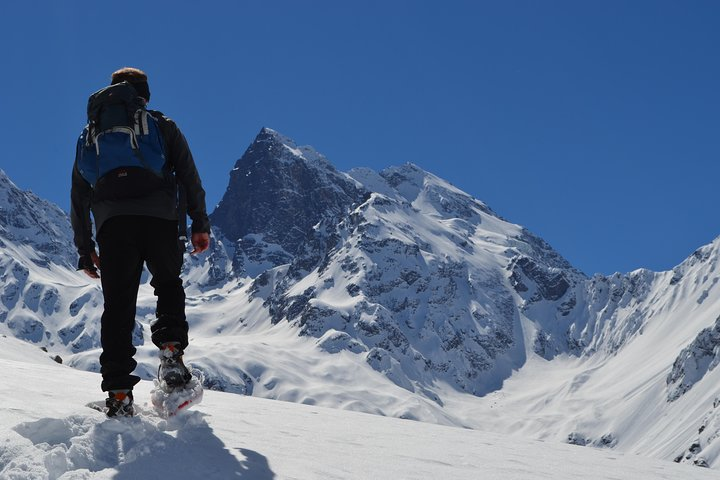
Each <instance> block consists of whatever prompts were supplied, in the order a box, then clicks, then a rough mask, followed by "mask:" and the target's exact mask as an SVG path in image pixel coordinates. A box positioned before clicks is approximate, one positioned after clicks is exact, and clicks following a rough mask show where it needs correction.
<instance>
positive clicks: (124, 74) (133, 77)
mask: <svg viewBox="0 0 720 480" xmlns="http://www.w3.org/2000/svg"><path fill="white" fill-rule="evenodd" d="M111 78H112V82H111V83H112V84H113V85H115V84H116V83H120V82H124V81H128V82H130V83H141V82H147V74H146V73H145V72H143V71H142V70H140V69H139V68H133V67H124V68H121V69H120V70H118V71H116V72H113V74H112V77H111Z"/></svg>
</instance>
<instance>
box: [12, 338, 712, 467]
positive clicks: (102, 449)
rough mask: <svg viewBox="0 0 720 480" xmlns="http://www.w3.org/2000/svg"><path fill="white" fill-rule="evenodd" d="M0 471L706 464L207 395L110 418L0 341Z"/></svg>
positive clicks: (81, 380)
mask: <svg viewBox="0 0 720 480" xmlns="http://www.w3.org/2000/svg"><path fill="white" fill-rule="evenodd" d="M0 369H1V370H2V372H3V377H4V383H5V385H6V388H4V389H3V390H2V391H0V404H2V405H3V408H2V409H1V410H0V432H2V433H0V478H2V479H3V480H5V479H7V480H20V479H49V480H56V479H57V480H71V479H73V480H79V479H110V478H114V479H124V478H127V479H138V478H165V477H166V476H168V475H170V476H171V477H172V478H174V479H178V480H180V479H199V478H202V479H208V480H210V479H223V480H225V479H230V478H245V479H248V480H270V479H277V480H281V479H308V480H309V479H318V480H326V479H345V480H351V479H362V480H366V479H368V478H392V479H398V480H402V479H438V478H452V479H458V480H460V479H472V480H476V479H478V478H486V479H498V480H500V479H502V480H538V479H553V480H577V479H578V478H582V479H584V480H593V479H597V480H610V479H615V480H622V479H628V480H630V479H632V480H662V479H668V480H676V479H684V480H696V479H697V480H702V479H720V473H718V472H715V471H713V470H707V469H697V468H690V467H688V466H683V465H676V464H673V463H671V462H666V461H659V460H653V459H648V458H643V457H639V456H633V455H624V454H619V453H617V452H612V451H601V450H595V449H588V448H581V447H577V446H572V445H564V444H559V443H555V442H541V441H536V440H528V439H523V438H519V437H510V436H505V435H499V434H495V433H489V432H485V431H481V430H468V429H462V428H456V427H445V426H439V425H432V424H427V423H421V422H413V421H407V420H400V419H393V418H387V417H382V416H376V415H368V414H362V413H355V412H348V411H342V410H336V409H326V408H321V407H317V406H308V405H298V404H293V403H288V402H280V401H273V400H265V399H259V398H253V397H245V396H238V395H233V394H228V393H220V392H206V394H205V399H204V400H203V403H202V404H200V405H198V406H196V407H194V408H193V410H190V411H188V412H186V413H185V414H182V415H180V416H179V417H176V418H173V419H170V420H163V419H161V418H160V417H158V416H157V415H156V414H154V413H153V412H152V411H151V407H150V406H149V405H148V402H149V395H150V389H151V388H152V385H151V383H150V382H147V381H145V382H141V383H140V384H139V385H138V387H137V388H136V401H137V403H138V404H139V405H140V406H141V409H142V411H141V413H139V414H138V415H137V416H136V417H134V418H131V419H107V418H105V417H104V415H103V414H101V413H99V412H96V411H94V410H91V409H89V408H87V407H86V406H85V404H87V403H88V402H91V401H96V400H99V399H100V398H102V392H100V391H99V389H98V385H99V381H100V379H99V376H98V375H97V374H93V373H88V372H81V371H77V370H75V369H72V368H68V367H65V366H62V365H58V364H56V363H54V362H53V361H51V360H50V359H49V358H48V357H47V355H46V354H45V353H43V352H42V351H40V349H38V348H37V347H33V346H30V345H28V344H26V343H23V342H20V341H18V340H15V339H11V338H7V337H0Z"/></svg>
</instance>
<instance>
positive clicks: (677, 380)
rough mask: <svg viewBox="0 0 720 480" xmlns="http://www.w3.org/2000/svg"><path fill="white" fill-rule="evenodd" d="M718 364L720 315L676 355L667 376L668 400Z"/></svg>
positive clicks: (672, 398) (676, 397) (678, 394)
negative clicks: (713, 323)
mask: <svg viewBox="0 0 720 480" xmlns="http://www.w3.org/2000/svg"><path fill="white" fill-rule="evenodd" d="M718 364H720V317H718V319H717V320H716V321H715V325H713V326H712V327H710V328H706V329H704V330H702V331H701V332H700V333H699V334H698V336H697V337H696V338H695V340H694V341H693V342H692V343H691V344H690V345H688V346H687V347H685V348H684V349H683V351H682V352H680V355H678V357H677V359H676V360H675V363H674V364H673V367H672V370H671V371H670V373H669V374H668V376H667V385H668V397H667V398H668V401H669V402H673V401H675V400H677V399H678V398H680V397H681V396H682V395H684V394H685V393H686V392H687V391H688V390H690V389H691V388H692V387H693V385H695V384H696V383H697V382H699V381H700V380H702V378H703V377H704V376H705V375H707V374H708V373H709V372H711V371H712V370H714V369H715V367H717V365H718Z"/></svg>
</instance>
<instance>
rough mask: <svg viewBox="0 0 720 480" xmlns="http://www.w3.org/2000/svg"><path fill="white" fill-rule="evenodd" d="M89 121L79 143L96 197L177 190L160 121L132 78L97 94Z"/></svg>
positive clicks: (82, 162) (82, 163)
mask: <svg viewBox="0 0 720 480" xmlns="http://www.w3.org/2000/svg"><path fill="white" fill-rule="evenodd" d="M87 116H88V124H87V126H86V127H85V129H84V130H83V132H82V134H81V135H80V138H79V139H78V145H77V149H78V150H77V159H78V160H77V167H78V170H79V172H80V174H81V175H82V176H83V178H84V179H85V180H87V182H88V183H89V184H90V186H91V187H92V189H93V200H94V201H101V200H109V199H110V200H117V199H125V198H135V197H142V196H146V195H148V194H150V193H152V192H153V191H156V190H159V189H168V190H169V191H173V190H174V188H175V185H174V181H173V176H172V172H171V168H170V167H169V166H168V165H167V162H166V159H165V145H164V142H163V137H162V135H161V133H160V127H159V125H158V121H157V119H155V117H153V116H152V115H151V114H150V112H148V111H147V110H146V109H145V102H144V100H143V99H141V98H140V97H139V96H138V94H137V91H136V90H135V88H134V87H133V86H132V85H131V84H130V83H128V82H121V83H118V84H115V85H111V86H109V87H106V88H103V89H102V90H99V91H97V92H95V93H94V94H92V95H91V96H90V98H89V99H88V106H87Z"/></svg>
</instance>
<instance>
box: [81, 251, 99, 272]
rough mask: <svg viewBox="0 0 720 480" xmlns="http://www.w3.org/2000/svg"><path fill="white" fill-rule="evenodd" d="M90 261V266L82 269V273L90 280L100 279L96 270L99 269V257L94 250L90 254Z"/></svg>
mask: <svg viewBox="0 0 720 480" xmlns="http://www.w3.org/2000/svg"><path fill="white" fill-rule="evenodd" d="M90 260H91V261H92V265H88V266H87V267H86V268H85V269H83V272H85V275H87V276H88V277H90V278H100V274H99V273H98V271H97V269H98V268H100V257H99V256H98V254H97V253H96V252H95V251H94V250H93V251H92V252H90Z"/></svg>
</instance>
